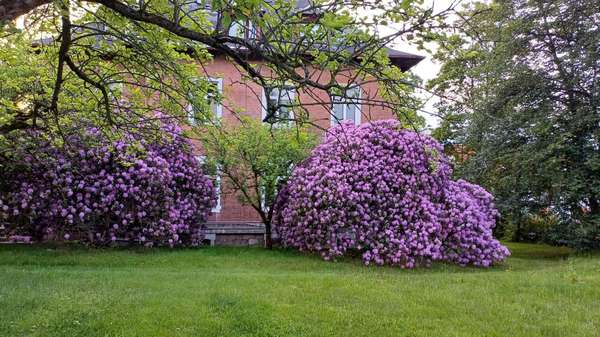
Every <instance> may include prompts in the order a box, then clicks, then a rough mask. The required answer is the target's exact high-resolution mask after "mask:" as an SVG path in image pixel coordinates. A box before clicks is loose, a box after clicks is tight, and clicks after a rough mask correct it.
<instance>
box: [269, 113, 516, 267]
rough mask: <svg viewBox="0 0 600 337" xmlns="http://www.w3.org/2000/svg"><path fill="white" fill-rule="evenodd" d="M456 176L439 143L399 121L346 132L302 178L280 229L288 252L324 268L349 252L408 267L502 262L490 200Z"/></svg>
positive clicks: (281, 215) (318, 153)
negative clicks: (314, 255)
mask: <svg viewBox="0 0 600 337" xmlns="http://www.w3.org/2000/svg"><path fill="white" fill-rule="evenodd" d="M450 175H451V167H450V165H449V162H448V159H447V158H446V157H445V156H444V154H443V151H442V147H441V145H440V144H439V143H438V142H437V141H435V140H434V139H432V138H430V137H428V136H425V135H422V134H418V133H415V132H411V131H408V130H405V129H402V128H401V127H400V124H399V123H398V122H397V121H394V120H386V121H377V122H372V123H369V124H363V125H360V126H354V125H352V124H342V125H340V126H338V127H336V128H333V129H331V130H330V131H329V132H328V133H327V135H326V137H325V140H324V142H323V143H322V144H321V145H319V146H318V147H317V148H315V150H314V151H313V153H312V155H311V157H309V158H308V159H307V160H306V161H305V162H303V163H302V164H301V165H299V166H298V167H297V168H296V169H295V170H294V172H293V174H292V177H291V178H290V180H289V183H288V184H287V185H286V187H285V188H284V190H283V191H282V192H281V194H280V195H281V196H280V199H279V200H278V206H277V212H278V215H277V218H276V229H277V232H278V234H279V236H280V239H281V242H282V244H283V245H284V246H288V247H294V248H297V249H299V250H302V251H314V252H318V253H320V254H321V255H322V256H323V258H325V259H326V260H329V259H333V258H335V257H339V256H343V255H345V254H347V253H349V252H350V251H358V252H360V253H361V254H362V258H363V261H364V262H365V263H366V264H370V263H375V264H378V265H383V264H389V265H398V266H401V267H403V268H412V267H415V266H420V265H429V264H430V263H431V262H432V261H449V262H453V263H457V264H460V265H468V264H472V265H476V266H490V265H492V264H493V263H496V262H500V261H502V260H504V259H505V258H506V257H507V256H508V255H509V251H508V249H506V247H504V246H502V245H501V244H500V243H499V242H498V241H497V240H496V239H494V238H493V236H492V229H493V227H494V226H495V219H496V217H497V215H498V213H497V211H496V209H495V208H494V205H493V201H492V196H491V195H490V194H489V193H488V192H486V191H485V190H484V189H482V188H481V187H479V186H476V185H472V184H469V183H467V182H465V181H456V182H455V181H452V180H451V179H450Z"/></svg>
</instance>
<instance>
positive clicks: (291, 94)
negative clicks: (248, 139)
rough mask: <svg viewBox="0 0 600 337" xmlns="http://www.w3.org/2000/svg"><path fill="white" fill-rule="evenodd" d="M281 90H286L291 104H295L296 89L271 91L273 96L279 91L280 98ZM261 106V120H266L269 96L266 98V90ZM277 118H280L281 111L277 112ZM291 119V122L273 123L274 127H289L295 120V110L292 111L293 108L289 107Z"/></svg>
mask: <svg viewBox="0 0 600 337" xmlns="http://www.w3.org/2000/svg"><path fill="white" fill-rule="evenodd" d="M281 89H285V90H287V91H288V92H289V93H288V97H289V99H290V104H293V102H294V100H295V99H296V89H295V88H293V87H291V86H281V87H273V88H272V89H271V95H272V94H273V91H274V90H277V93H278V95H279V97H281V94H279V93H280V92H281ZM261 106H262V113H261V120H264V119H265V117H267V96H266V93H265V89H264V88H263V90H262V99H261ZM275 117H276V118H279V110H277V116H275ZM289 119H290V120H289V121H282V122H276V123H273V125H274V126H277V125H289V122H291V120H293V119H294V109H292V107H289ZM265 123H266V122H265Z"/></svg>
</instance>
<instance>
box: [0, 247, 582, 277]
mask: <svg viewBox="0 0 600 337" xmlns="http://www.w3.org/2000/svg"><path fill="white" fill-rule="evenodd" d="M505 244H506V245H507V246H508V248H509V249H510V250H511V254H512V255H511V257H509V259H508V260H507V261H506V262H504V263H501V264H498V265H496V266H493V267H491V268H480V267H473V266H466V267H461V266H457V265H454V264H450V263H444V262H435V263H433V264H432V266H431V267H425V266H423V267H418V268H415V269H410V270H407V269H401V268H399V267H394V266H375V265H370V266H365V265H364V264H363V263H362V260H361V259H360V255H357V254H354V256H345V257H342V258H339V259H336V260H335V261H330V262H327V261H323V260H322V259H321V258H320V256H318V255H317V254H314V253H305V252H299V251H296V250H293V249H288V248H276V249H273V250H266V249H263V248H260V247H201V248H177V249H169V248H143V247H114V248H93V247H88V246H83V245H77V244H71V243H69V244H64V243H47V244H34V245H21V244H17V245H0V265H5V266H10V265H13V266H14V265H18V266H24V265H36V266H67V267H68V266H87V267H98V266H111V267H160V268H175V267H177V266H186V265H188V266H193V267H198V268H232V269H257V270H259V269H263V268H268V269H271V270H273V271H275V272H276V271H278V270H279V271H282V272H284V271H295V272H311V271H318V272H352V273H356V272H365V273H373V272H375V273H384V274H390V273H410V274H424V275H426V274H431V273H489V272H498V271H506V270H525V269H529V270H531V269H545V268H550V267H552V266H553V265H554V264H555V263H556V262H558V261H560V260H565V259H568V258H569V257H571V256H573V255H574V252H573V251H572V250H571V249H569V248H565V247H552V246H546V245H537V244H524V243H505ZM3 255H4V256H3ZM576 256H580V255H579V254H577V255H576ZM524 260H526V261H530V262H534V263H527V264H526V265H524V264H523V263H521V262H522V261H524ZM538 262H539V263H538Z"/></svg>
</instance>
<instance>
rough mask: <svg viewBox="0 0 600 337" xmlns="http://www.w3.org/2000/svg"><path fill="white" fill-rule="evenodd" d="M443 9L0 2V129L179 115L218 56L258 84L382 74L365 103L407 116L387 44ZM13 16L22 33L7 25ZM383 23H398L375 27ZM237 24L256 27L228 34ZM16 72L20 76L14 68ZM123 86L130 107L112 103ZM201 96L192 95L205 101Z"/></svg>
mask: <svg viewBox="0 0 600 337" xmlns="http://www.w3.org/2000/svg"><path fill="white" fill-rule="evenodd" d="M300 4H301V5H302V6H300ZM365 13H367V14H365ZM446 14H447V11H441V12H437V13H434V12H433V11H432V10H431V9H430V8H427V7H425V6H422V1H420V0H404V1H401V2H399V3H388V2H385V3H382V2H379V1H361V2H354V1H345V0H335V1H320V0H318V1H314V2H313V1H298V2H294V1H292V2H286V1H272V0H264V1H255V0H236V1H222V0H152V1H148V0H72V1H70V0H46V1H43V0H42V1H32V0H20V1H19V0H17V1H12V0H11V1H6V0H0V24H2V22H3V23H4V24H3V25H2V31H1V34H2V35H1V36H0V47H2V51H3V55H2V59H0V68H3V69H0V71H2V72H4V75H5V76H6V77H5V78H6V79H7V81H6V83H5V86H4V88H3V89H2V97H1V98H2V105H0V107H1V109H2V110H1V111H0V112H1V114H0V137H1V135H2V134H5V133H6V132H10V131H12V130H18V129H24V128H31V127H36V128H46V129H48V130H54V131H56V130H60V127H61V124H63V123H68V121H69V119H71V118H79V119H80V118H86V119H88V120H90V121H91V122H93V123H96V124H102V125H108V126H110V127H112V130H113V131H114V130H117V131H118V130H119V128H130V127H131V126H133V125H136V124H137V119H140V118H144V116H147V115H148V114H147V113H146V111H145V110H156V109H160V110H161V111H163V112H164V113H165V114H166V115H167V116H170V117H176V118H181V117H184V115H185V112H184V109H183V103H182V102H184V101H185V100H188V99H189V98H190V97H194V96H197V97H205V96H206V91H207V90H209V89H208V84H207V83H201V82H202V81H196V82H194V81H190V79H191V78H192V77H196V76H198V74H197V73H198V70H197V69H198V67H197V66H196V65H197V64H203V63H206V62H209V61H210V59H211V57H212V56H211V55H214V54H220V55H225V56H226V57H228V58H229V59H230V60H231V61H232V62H234V63H235V64H237V65H238V66H239V68H240V70H241V71H242V72H243V73H244V75H245V76H246V78H247V79H249V80H252V81H254V82H257V83H259V84H260V85H261V86H263V87H267V86H268V85H269V83H271V82H272V81H273V80H276V81H278V82H282V83H287V84H288V85H292V86H294V87H295V89H296V90H306V91H314V90H322V91H327V92H334V93H336V94H343V93H345V92H346V91H347V90H345V89H348V87H349V86H352V85H354V84H355V83H356V82H362V83H364V82H377V83H379V85H380V91H381V95H382V97H384V98H385V100H382V101H379V102H373V101H370V102H365V103H368V104H377V105H385V106H388V107H390V108H391V109H393V110H394V111H396V113H397V114H398V115H399V116H400V117H402V119H403V120H404V121H406V122H407V123H413V122H415V121H416V120H418V118H417V117H416V113H415V107H416V105H415V101H414V100H412V99H410V92H411V90H412V86H411V81H410V78H409V77H408V75H406V74H404V73H402V72H401V71H400V69H398V68H397V67H395V66H393V65H392V64H391V63H390V61H389V59H388V57H387V50H386V48H385V46H386V44H388V43H389V42H391V41H393V40H394V39H396V38H398V37H403V36H409V35H417V36H420V35H427V34H429V32H430V30H431V29H433V28H434V27H436V26H439V25H442V24H443V17H444V15H446ZM19 15H24V17H26V20H25V22H26V25H25V29H22V28H17V27H16V26H15V25H14V23H13V22H12V21H11V20H14V19H16V18H17V17H18V16H19ZM385 23H396V27H399V28H398V29H396V30H395V31H394V32H393V33H391V34H388V35H385V36H380V35H378V34H375V30H376V27H377V26H378V25H381V24H385ZM236 25H237V26H239V27H242V28H243V29H257V30H258V31H260V34H255V35H253V36H250V35H244V36H238V35H236V34H232V33H231V32H232V28H233V27H235V26H236ZM256 59H260V60H262V61H263V62H260V64H257V63H256V62H255V60H256ZM315 65H318V66H317V67H315ZM13 68H14V69H19V71H20V72H21V73H23V74H26V75H27V76H25V77H22V76H17V74H16V73H12V74H11V69H13ZM349 71H351V75H350V76H349V75H348V72H349ZM340 75H344V76H342V77H343V78H344V79H343V80H341V79H340ZM3 78H4V77H3ZM32 78H34V79H35V80H33V81H31V80H30V79H32ZM323 78H329V79H330V80H327V81H322V80H321V79H323ZM123 85H124V86H123ZM198 86H200V88H198ZM121 88H125V89H123V90H126V91H127V96H128V97H127V102H126V104H124V102H122V101H120V100H119V99H114V98H115V97H117V98H118V97H119V94H120V91H121V90H122V89H121ZM115 91H116V93H115ZM156 93H158V94H156ZM147 97H155V98H156V97H157V98H158V99H152V100H148V99H146V98H147ZM201 101H202V100H201V99H198V100H195V103H196V104H198V105H204V107H205V108H206V106H207V104H206V102H204V103H202V102H201ZM319 104H329V102H319ZM209 110H210V109H208V108H206V109H205V111H207V112H208V111H209ZM271 117H273V116H266V119H269V118H271ZM144 125H145V124H144Z"/></svg>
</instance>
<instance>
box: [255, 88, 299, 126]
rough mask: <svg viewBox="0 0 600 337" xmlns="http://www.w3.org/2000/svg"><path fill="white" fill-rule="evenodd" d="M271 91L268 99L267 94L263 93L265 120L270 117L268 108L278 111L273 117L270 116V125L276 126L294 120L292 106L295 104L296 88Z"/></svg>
mask: <svg viewBox="0 0 600 337" xmlns="http://www.w3.org/2000/svg"><path fill="white" fill-rule="evenodd" d="M270 91H271V92H270V93H269V97H266V96H265V93H264V92H263V104H262V105H263V112H262V118H263V120H264V119H265V118H266V117H267V115H268V108H269V107H273V108H274V109H276V111H275V113H274V114H273V115H272V116H270V118H269V121H268V122H269V123H272V124H274V123H276V122H282V123H287V122H289V121H290V120H291V119H293V118H294V111H293V109H292V106H293V104H294V98H295V96H296V91H295V90H294V88H290V87H281V88H271V90H270Z"/></svg>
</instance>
